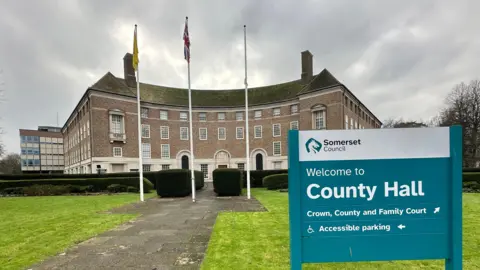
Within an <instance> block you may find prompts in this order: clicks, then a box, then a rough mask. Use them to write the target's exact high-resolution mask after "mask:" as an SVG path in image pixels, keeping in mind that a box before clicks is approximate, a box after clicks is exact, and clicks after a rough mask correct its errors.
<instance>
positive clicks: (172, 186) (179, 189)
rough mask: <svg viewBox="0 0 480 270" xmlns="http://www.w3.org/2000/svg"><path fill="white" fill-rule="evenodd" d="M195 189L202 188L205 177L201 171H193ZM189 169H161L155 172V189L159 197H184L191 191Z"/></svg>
mask: <svg viewBox="0 0 480 270" xmlns="http://www.w3.org/2000/svg"><path fill="white" fill-rule="evenodd" d="M194 174H195V189H196V190H198V189H201V188H203V185H204V183H205V179H204V178H203V177H204V176H203V173H202V172H201V171H194ZM190 175H191V171H190V170H187V169H172V170H162V171H158V172H156V174H155V182H156V185H155V186H156V190H157V194H158V196H161V197H184V196H188V195H190V194H191V192H192V182H191V176H190Z"/></svg>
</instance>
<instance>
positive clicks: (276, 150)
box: [273, 142, 282, 156]
mask: <svg viewBox="0 0 480 270" xmlns="http://www.w3.org/2000/svg"><path fill="white" fill-rule="evenodd" d="M281 154H282V143H281V142H273V155H274V156H280V155H281Z"/></svg>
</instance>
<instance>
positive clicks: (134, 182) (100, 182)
mask: <svg viewBox="0 0 480 270" xmlns="http://www.w3.org/2000/svg"><path fill="white" fill-rule="evenodd" d="M113 184H117V185H125V186H131V187H134V188H137V189H139V187H140V183H139V181H138V178H135V177H117V178H98V179H94V178H90V179H35V180H17V181H13V180H9V181H0V191H2V190H4V189H6V188H17V187H29V186H34V185H53V186H68V185H72V186H80V187H88V188H89V190H90V191H91V192H101V191H107V190H108V186H110V185H113ZM152 189H153V184H152V183H151V182H150V181H149V180H148V179H146V178H144V179H143V191H144V192H150V191H151V190H152Z"/></svg>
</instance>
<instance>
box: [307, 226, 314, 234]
mask: <svg viewBox="0 0 480 270" xmlns="http://www.w3.org/2000/svg"><path fill="white" fill-rule="evenodd" d="M307 232H308V233H313V232H314V230H313V229H312V226H310V225H308V229H307Z"/></svg>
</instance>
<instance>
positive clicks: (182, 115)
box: [180, 112, 188, 121]
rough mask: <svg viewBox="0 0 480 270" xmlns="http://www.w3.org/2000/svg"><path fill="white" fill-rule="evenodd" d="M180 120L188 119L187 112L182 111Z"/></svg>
mask: <svg viewBox="0 0 480 270" xmlns="http://www.w3.org/2000/svg"><path fill="white" fill-rule="evenodd" d="M180 120H182V121H187V120H188V114H187V112H180Z"/></svg>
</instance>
